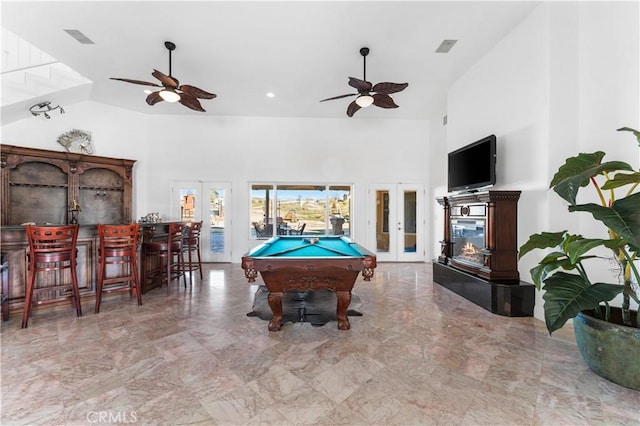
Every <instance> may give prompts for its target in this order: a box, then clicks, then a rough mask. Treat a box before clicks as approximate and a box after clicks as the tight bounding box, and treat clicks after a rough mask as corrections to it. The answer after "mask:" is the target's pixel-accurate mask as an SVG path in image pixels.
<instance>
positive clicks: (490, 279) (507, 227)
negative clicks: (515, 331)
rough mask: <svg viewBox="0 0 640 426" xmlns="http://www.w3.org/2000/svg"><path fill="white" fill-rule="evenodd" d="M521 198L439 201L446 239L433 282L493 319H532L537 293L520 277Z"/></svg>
mask: <svg viewBox="0 0 640 426" xmlns="http://www.w3.org/2000/svg"><path fill="white" fill-rule="evenodd" d="M519 198H520V191H484V192H476V193H466V194H456V195H451V196H447V197H441V198H437V201H438V203H439V204H440V205H442V206H443V208H444V232H443V234H444V238H443V240H442V241H440V244H441V253H440V256H439V257H438V259H437V260H438V261H437V262H434V264H433V277H434V278H433V279H434V281H436V282H437V283H439V284H441V285H443V286H444V287H447V288H449V289H450V290H452V291H454V292H456V293H457V294H460V295H461V296H463V297H465V298H466V299H468V300H471V301H473V302H474V303H476V304H478V305H479V306H482V307H484V308H485V309H487V310H489V311H491V312H493V313H497V314H499V315H506V316H532V315H533V307H534V303H535V288H534V286H533V285H532V284H529V283H525V282H522V281H520V274H519V272H518V247H517V243H518V241H517V239H518V232H517V231H518V200H519Z"/></svg>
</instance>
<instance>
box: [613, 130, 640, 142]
mask: <svg viewBox="0 0 640 426" xmlns="http://www.w3.org/2000/svg"><path fill="white" fill-rule="evenodd" d="M618 131H619V132H620V131H623V132H631V133H633V134H634V135H635V137H636V139H638V145H640V132H639V131H637V130H636V129H632V128H631V127H621V128H619V129H618Z"/></svg>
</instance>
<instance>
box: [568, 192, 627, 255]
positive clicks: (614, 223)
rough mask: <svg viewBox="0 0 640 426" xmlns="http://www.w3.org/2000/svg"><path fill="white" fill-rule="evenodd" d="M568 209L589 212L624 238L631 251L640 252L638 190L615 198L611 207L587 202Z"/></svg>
mask: <svg viewBox="0 0 640 426" xmlns="http://www.w3.org/2000/svg"><path fill="white" fill-rule="evenodd" d="M569 211H583V212H589V213H591V214H592V215H593V217H594V218H595V219H597V220H599V221H600V222H602V223H604V225H605V226H606V227H607V228H609V229H611V230H612V231H613V232H615V233H616V234H618V235H619V236H620V237H621V238H623V239H624V240H626V241H627V242H628V243H629V246H630V248H631V250H632V251H635V252H640V192H638V193H636V194H631V195H629V196H628V197H625V198H621V199H619V200H616V201H615V202H614V203H613V204H612V205H611V207H602V206H600V205H598V204H593V203H589V204H581V205H577V206H570V207H569Z"/></svg>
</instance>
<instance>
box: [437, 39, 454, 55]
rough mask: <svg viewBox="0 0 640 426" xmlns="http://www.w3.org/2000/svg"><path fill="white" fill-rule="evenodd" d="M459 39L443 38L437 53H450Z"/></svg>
mask: <svg viewBox="0 0 640 426" xmlns="http://www.w3.org/2000/svg"><path fill="white" fill-rule="evenodd" d="M457 41H458V40H442V43H440V46H438V48H437V49H436V53H449V51H450V50H451V48H452V47H453V45H454V44H456V42H457Z"/></svg>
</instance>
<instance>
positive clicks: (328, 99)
mask: <svg viewBox="0 0 640 426" xmlns="http://www.w3.org/2000/svg"><path fill="white" fill-rule="evenodd" d="M357 95H358V94H357V93H349V94H348V95H340V96H334V97H333V98H327V99H323V100H321V101H320V102H324V101H332V100H334V99H342V98H348V97H349V96H357Z"/></svg>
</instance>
